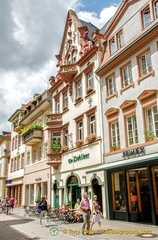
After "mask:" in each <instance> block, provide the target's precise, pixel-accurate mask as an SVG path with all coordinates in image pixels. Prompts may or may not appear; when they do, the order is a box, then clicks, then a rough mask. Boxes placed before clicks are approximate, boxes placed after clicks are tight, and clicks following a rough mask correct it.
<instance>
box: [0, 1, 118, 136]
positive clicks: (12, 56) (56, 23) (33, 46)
mask: <svg viewBox="0 0 158 240" xmlns="http://www.w3.org/2000/svg"><path fill="white" fill-rule="evenodd" d="M120 2H121V0H111V1H108V0H66V1H65V0H57V1H55V0H0V6H1V7H0V134H1V133H2V131H11V124H10V123H9V122H8V119H9V118H10V116H11V115H12V114H13V113H14V112H15V111H16V110H17V109H19V108H21V105H22V104H26V103H27V102H29V101H30V100H32V99H33V95H34V94H35V93H42V92H44V91H45V89H48V88H49V87H50V85H49V84H48V79H49V77H50V76H55V75H56V73H57V70H58V69H57V68H56V63H57V60H56V58H55V55H58V54H59V50H60V44H61V40H62V34H63V30H64V27H65V21H66V17H67V13H68V10H69V9H73V10H74V11H75V12H76V13H77V15H78V17H79V18H80V19H82V20H84V21H87V22H91V23H92V24H94V25H95V26H97V27H98V28H101V27H102V26H103V25H104V24H105V23H106V22H107V21H108V20H109V18H110V17H111V16H112V15H114V13H115V11H116V10H117V7H118V5H119V4H120Z"/></svg>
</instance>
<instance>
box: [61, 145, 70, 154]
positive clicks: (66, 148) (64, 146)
mask: <svg viewBox="0 0 158 240" xmlns="http://www.w3.org/2000/svg"><path fill="white" fill-rule="evenodd" d="M68 149H69V148H68V146H66V145H63V146H62V147H61V151H60V152H61V153H64V152H67V151H68Z"/></svg>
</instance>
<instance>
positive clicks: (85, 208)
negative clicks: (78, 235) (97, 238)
mask: <svg viewBox="0 0 158 240" xmlns="http://www.w3.org/2000/svg"><path fill="white" fill-rule="evenodd" d="M80 208H81V210H82V212H83V220H84V223H83V225H82V234H83V233H84V232H85V227H86V225H87V231H86V234H89V229H90V215H91V209H90V201H89V199H88V194H87V193H86V192H85V193H84V194H83V199H82V201H81V203H80Z"/></svg>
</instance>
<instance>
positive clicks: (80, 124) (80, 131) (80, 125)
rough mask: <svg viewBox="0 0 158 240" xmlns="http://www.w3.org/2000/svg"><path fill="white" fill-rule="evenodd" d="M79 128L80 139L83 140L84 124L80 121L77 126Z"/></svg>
mask: <svg viewBox="0 0 158 240" xmlns="http://www.w3.org/2000/svg"><path fill="white" fill-rule="evenodd" d="M77 127H78V139H83V122H82V121H80V122H78V124H77Z"/></svg>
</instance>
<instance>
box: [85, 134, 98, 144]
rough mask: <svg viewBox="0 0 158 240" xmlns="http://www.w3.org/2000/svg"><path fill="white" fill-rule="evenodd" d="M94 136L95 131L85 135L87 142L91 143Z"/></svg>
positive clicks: (94, 138)
mask: <svg viewBox="0 0 158 240" xmlns="http://www.w3.org/2000/svg"><path fill="white" fill-rule="evenodd" d="M96 138H97V136H96V133H91V134H89V135H88V136H87V137H86V141H87V142H88V143H91V142H94V141H95V140H96Z"/></svg>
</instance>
